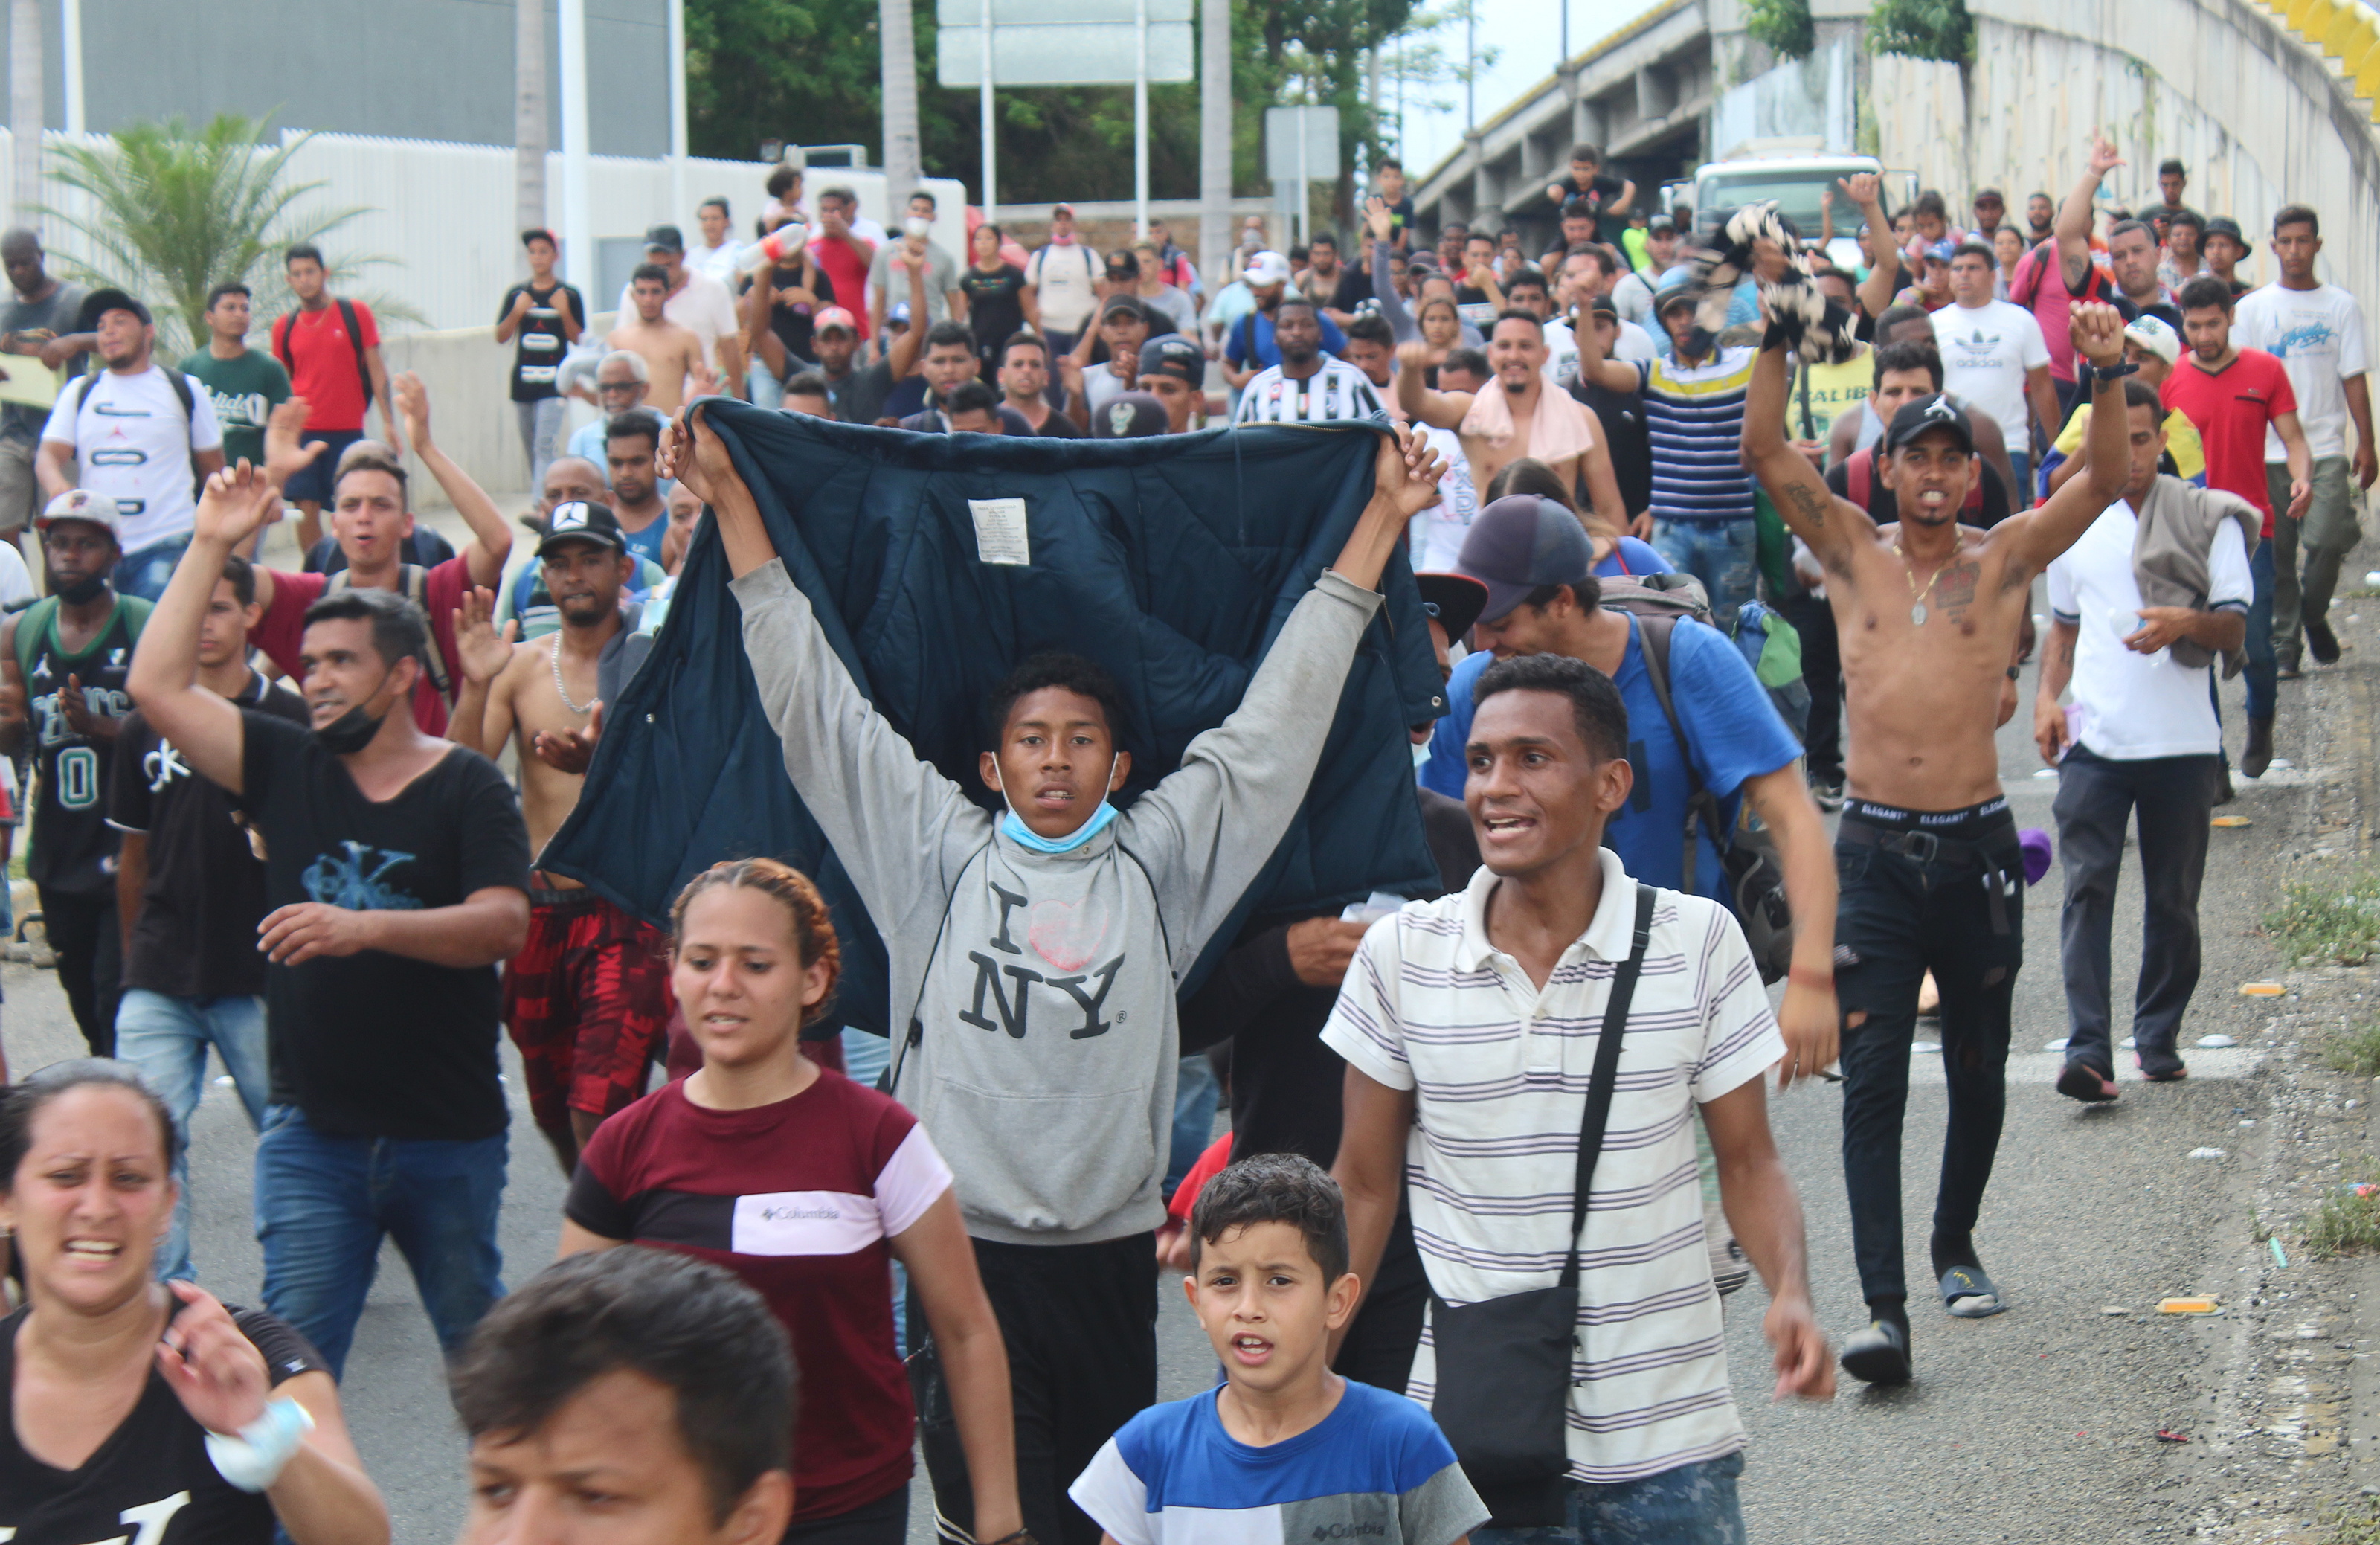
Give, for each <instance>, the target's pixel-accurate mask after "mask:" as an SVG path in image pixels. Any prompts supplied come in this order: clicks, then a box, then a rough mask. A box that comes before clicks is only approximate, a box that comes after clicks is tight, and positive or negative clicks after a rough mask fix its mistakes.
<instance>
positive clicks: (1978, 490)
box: [1843, 445, 1984, 526]
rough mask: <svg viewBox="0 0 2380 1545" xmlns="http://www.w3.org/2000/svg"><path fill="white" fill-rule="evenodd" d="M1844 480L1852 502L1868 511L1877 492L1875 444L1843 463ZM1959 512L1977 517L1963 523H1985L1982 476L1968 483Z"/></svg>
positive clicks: (1861, 509) (1970, 524)
mask: <svg viewBox="0 0 2380 1545" xmlns="http://www.w3.org/2000/svg"><path fill="white" fill-rule="evenodd" d="M1843 481H1845V482H1847V483H1849V484H1850V485H1851V492H1852V504H1854V505H1858V506H1859V507H1860V513H1861V514H1862V515H1865V514H1866V513H1867V512H1868V510H1867V498H1868V495H1869V494H1870V493H1873V492H1875V485H1876V447H1875V446H1874V445H1870V446H1869V447H1868V448H1867V449H1865V450H1864V451H1854V452H1852V455H1851V457H1850V458H1849V459H1848V460H1846V461H1845V462H1844V463H1843ZM1959 513H1960V514H1961V515H1971V516H1973V517H1975V518H1974V519H1973V520H1967V521H1962V522H1961V524H1962V525H1967V526H1980V525H1982V524H1983V516H1984V480H1983V479H1982V478H1980V477H1977V478H1975V479H1973V481H1970V482H1969V483H1968V484H1967V500H1966V503H1964V504H1962V505H1960V506H1959Z"/></svg>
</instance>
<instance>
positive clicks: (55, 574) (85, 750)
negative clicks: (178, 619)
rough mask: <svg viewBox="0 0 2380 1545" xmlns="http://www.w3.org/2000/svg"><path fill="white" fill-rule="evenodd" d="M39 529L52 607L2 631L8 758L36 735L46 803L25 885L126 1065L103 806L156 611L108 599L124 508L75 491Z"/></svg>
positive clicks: (101, 1048)
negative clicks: (119, 1030) (140, 646)
mask: <svg viewBox="0 0 2380 1545" xmlns="http://www.w3.org/2000/svg"><path fill="white" fill-rule="evenodd" d="M33 524H34V526H35V527H36V528H38V529H39V530H40V531H41V534H42V560H43V564H42V566H43V568H44V570H45V572H46V573H47V575H48V578H49V584H48V590H49V597H48V599H47V600H43V601H37V602H34V603H33V605H32V608H31V609H30V610H29V611H27V612H25V613H23V614H21V615H18V616H14V617H11V618H9V619H8V621H7V622H6V625H0V687H5V688H6V696H5V707H0V752H6V753H7V754H9V755H11V756H13V755H15V754H17V752H18V750H19V749H20V748H22V747H23V745H24V741H25V732H26V728H27V725H28V724H30V726H31V728H32V731H33V737H34V738H33V767H34V772H35V773H36V775H37V781H36V789H37V792H36V793H35V795H34V802H33V845H32V850H31V851H30V853H28V854H27V855H26V857H25V873H26V876H27V878H29V879H30V880H31V881H32V882H33V884H34V885H35V887H36V888H37V889H38V890H39V891H40V893H41V897H42V927H43V928H44V929H45V930H46V931H47V932H48V935H49V941H50V947H51V949H53V950H55V952H56V953H57V957H58V984H59V985H60V986H61V987H63V988H65V989H66V994H67V1006H68V1007H70V1008H71V1009H72V1010H73V1011H74V1017H75V1027H76V1028H78V1029H79V1030H81V1031H82V1039H83V1041H84V1043H85V1044H86V1045H88V1046H89V1047H90V1048H91V1055H92V1056H94V1057H105V1056H112V1055H114V1054H115V998H116V993H117V991H118V990H119V988H120V987H121V985H122V979H123V975H124V939H123V934H122V932H121V931H120V929H119V927H118V923H117V918H116V910H115V858H116V833H115V829H114V828H113V827H111V826H109V825H108V824H107V820H106V816H107V811H106V808H105V795H106V791H107V779H108V767H109V763H110V761H111V760H112V759H113V757H114V754H115V737H116V734H117V732H118V731H119V730H120V729H121V728H122V727H123V722H124V716H125V715H126V714H128V713H130V712H132V700H131V699H130V698H128V697H127V696H126V695H125V689H126V686H127V684H128V680H129V677H130V662H131V657H132V646H133V645H134V644H135V643H136V642H138V641H139V639H140V628H141V625H142V624H143V623H145V622H147V621H148V619H149V602H146V601H143V600H141V599H140V597H138V596H118V595H117V594H116V593H115V590H112V589H111V588H109V585H108V580H107V577H108V575H109V573H110V572H111V571H113V569H114V568H115V563H116V559H117V558H118V556H119V555H120V554H118V552H117V547H116V531H117V530H118V529H120V528H121V526H122V524H123V517H122V516H121V515H119V514H118V513H117V511H116V507H115V500H113V499H110V498H109V497H107V495H105V494H103V493H91V492H89V491H87V490H83V489H76V490H72V491H70V492H68V493H61V494H59V495H58V496H57V497H56V498H55V499H53V500H51V501H50V504H49V507H48V508H47V509H45V510H43V511H42V515H41V517H40V518H39V519H37V520H35V521H34V522H33ZM218 567H220V565H218Z"/></svg>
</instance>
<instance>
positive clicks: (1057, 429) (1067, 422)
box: [1000, 403, 1085, 440]
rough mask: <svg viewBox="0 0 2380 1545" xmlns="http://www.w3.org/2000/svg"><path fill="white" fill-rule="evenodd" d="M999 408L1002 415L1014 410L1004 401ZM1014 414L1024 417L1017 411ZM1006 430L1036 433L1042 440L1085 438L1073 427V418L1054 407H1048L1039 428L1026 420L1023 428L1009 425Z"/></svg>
mask: <svg viewBox="0 0 2380 1545" xmlns="http://www.w3.org/2000/svg"><path fill="white" fill-rule="evenodd" d="M1000 410H1001V412H1002V414H1003V415H1006V414H1009V413H1015V412H1016V410H1015V409H1014V408H1010V407H1009V406H1008V405H1007V404H1005V403H1002V405H1001V409H1000ZM1016 416H1017V417H1018V418H1019V419H1023V418H1024V417H1025V415H1024V414H1022V413H1017V414H1016ZM1008 432H1009V433H1011V434H1032V435H1038V436H1039V437H1040V438H1042V439H1044V440H1081V439H1083V438H1085V436H1084V434H1083V432H1082V431H1081V430H1079V429H1076V428H1075V420H1072V419H1069V418H1067V417H1066V416H1065V415H1064V414H1063V413H1061V412H1059V411H1058V410H1057V409H1056V408H1051V409H1050V414H1049V417H1047V418H1045V419H1043V420H1041V427H1040V428H1039V429H1035V428H1034V427H1033V426H1032V423H1031V422H1030V421H1029V420H1028V421H1027V422H1026V426H1025V428H1023V429H1021V430H1020V429H1017V428H1016V427H1015V426H1014V425H1011V426H1010V427H1009V431H1008Z"/></svg>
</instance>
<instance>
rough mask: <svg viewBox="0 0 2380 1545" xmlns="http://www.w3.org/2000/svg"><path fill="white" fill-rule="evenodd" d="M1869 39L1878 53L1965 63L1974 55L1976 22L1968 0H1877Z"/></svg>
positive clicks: (1869, 30) (1870, 17) (1868, 23)
mask: <svg viewBox="0 0 2380 1545" xmlns="http://www.w3.org/2000/svg"><path fill="white" fill-rule="evenodd" d="M1867 42H1868V46H1869V47H1870V48H1873V49H1875V50H1876V52H1877V53H1878V54H1900V55H1907V56H1909V57H1911V58H1913V59H1936V60H1939V61H1940V62H1941V63H1943V64H1946V65H1963V64H1966V63H1968V62H1969V61H1970V60H1971V59H1972V58H1973V55H1974V49H1975V24H1974V21H1973V18H1970V17H1969V16H1968V15H1967V0H1876V9H1875V10H1873V11H1871V12H1869V13H1868V18H1867Z"/></svg>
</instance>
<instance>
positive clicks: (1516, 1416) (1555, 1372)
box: [1429, 884, 1653, 1529]
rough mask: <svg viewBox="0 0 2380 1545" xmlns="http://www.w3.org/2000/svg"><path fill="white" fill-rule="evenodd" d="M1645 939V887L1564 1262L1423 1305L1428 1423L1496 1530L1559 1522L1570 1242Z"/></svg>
mask: <svg viewBox="0 0 2380 1545" xmlns="http://www.w3.org/2000/svg"><path fill="white" fill-rule="evenodd" d="M1652 933H1653V887H1652V886H1650V885H1645V884H1639V885H1638V886H1637V887H1636V931H1635V934H1634V936H1633V938H1631V939H1630V940H1629V944H1628V958H1627V959H1626V960H1625V961H1624V962H1622V963H1621V967H1620V972H1619V974H1618V975H1617V976H1615V977H1614V978H1612V980H1611V996H1610V998H1609V1001H1608V1002H1607V1003H1606V1004H1605V1005H1604V1010H1603V1026H1602V1028H1601V1029H1600V1030H1599V1031H1598V1032H1597V1035H1596V1038H1595V1073H1594V1076H1593V1077H1592V1078H1591V1079H1590V1080H1589V1082H1588V1084H1587V1089H1586V1115H1585V1119H1584V1120H1582V1121H1581V1122H1580V1123H1579V1133H1578V1179H1577V1182H1576V1188H1575V1189H1574V1191H1573V1194H1572V1197H1571V1208H1570V1253H1569V1254H1568V1255H1566V1256H1565V1257H1563V1259H1562V1269H1561V1277H1560V1280H1559V1281H1558V1282H1556V1283H1554V1285H1553V1286H1551V1287H1540V1288H1535V1289H1533V1290H1531V1291H1529V1292H1527V1293H1513V1294H1509V1295H1507V1296H1504V1297H1501V1298H1483V1299H1481V1300H1480V1301H1479V1302H1477V1303H1475V1304H1463V1305H1459V1306H1453V1307H1450V1306H1448V1305H1447V1304H1446V1303H1445V1302H1443V1301H1442V1300H1440V1299H1439V1296H1438V1295H1437V1294H1436V1293H1432V1294H1431V1295H1430V1300H1429V1305H1430V1339H1431V1341H1432V1342H1433V1344H1435V1345H1436V1348H1437V1355H1438V1393H1437V1394H1436V1395H1435V1396H1434V1397H1433V1398H1432V1399H1431V1401H1430V1407H1429V1409H1430V1415H1431V1416H1433V1417H1436V1418H1438V1425H1439V1429H1440V1430H1442V1431H1444V1432H1445V1434H1446V1436H1447V1440H1448V1441H1449V1442H1451V1443H1452V1444H1453V1445H1454V1456H1455V1457H1456V1458H1457V1459H1458V1460H1460V1461H1462V1464H1463V1475H1464V1476H1465V1477H1466V1478H1469V1480H1470V1482H1471V1484H1472V1487H1473V1488H1474V1489H1475V1490H1477V1491H1478V1493H1479V1498H1480V1501H1482V1502H1486V1503H1487V1504H1488V1509H1489V1511H1490V1512H1492V1513H1493V1514H1494V1515H1495V1516H1494V1517H1493V1518H1492V1519H1491V1520H1490V1526H1491V1527H1495V1528H1500V1529H1511V1528H1531V1527H1541V1526H1544V1525H1548V1524H1560V1523H1562V1522H1564V1516H1563V1513H1564V1506H1563V1504H1564V1495H1563V1493H1564V1491H1565V1490H1566V1488H1565V1484H1564V1478H1565V1477H1566V1476H1567V1475H1568V1474H1569V1472H1570V1455H1569V1452H1568V1445H1567V1439H1568V1434H1569V1430H1570V1392H1571V1385H1572V1382H1573V1381H1572V1378H1571V1365H1572V1355H1573V1353H1574V1352H1576V1351H1578V1350H1580V1344H1579V1340H1578V1243H1579V1233H1580V1230H1582V1229H1583V1228H1585V1225H1586V1200H1587V1192H1588V1188H1589V1186H1591V1185H1592V1184H1593V1182H1594V1180H1595V1162H1596V1160H1597V1158H1599V1157H1601V1155H1602V1153H1603V1128H1604V1124H1605V1123H1606V1122H1607V1121H1608V1120H1609V1118H1610V1115H1611V1087H1612V1084H1613V1081H1614V1080H1615V1079H1616V1078H1617V1077H1618V1075H1619V1072H1620V1043H1621V1040H1622V1039H1624V1037H1625V1036H1626V1034H1627V1029H1628V1007H1629V1002H1630V1000H1631V999H1633V998H1634V997H1635V995H1636V979H1637V977H1638V976H1639V975H1640V974H1642V972H1643V970H1644V968H1645V946H1646V945H1647V944H1648V943H1650V942H1651V940H1652Z"/></svg>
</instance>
